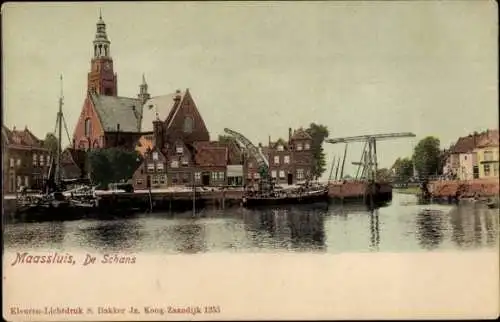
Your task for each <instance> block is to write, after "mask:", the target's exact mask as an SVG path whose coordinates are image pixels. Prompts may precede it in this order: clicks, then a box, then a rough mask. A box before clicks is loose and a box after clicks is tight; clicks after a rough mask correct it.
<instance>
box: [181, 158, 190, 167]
mask: <svg viewBox="0 0 500 322" xmlns="http://www.w3.org/2000/svg"><path fill="white" fill-rule="evenodd" d="M182 165H183V166H187V165H189V160H188V158H187V157H183V158H182Z"/></svg>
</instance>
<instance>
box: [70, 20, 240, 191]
mask: <svg viewBox="0 0 500 322" xmlns="http://www.w3.org/2000/svg"><path fill="white" fill-rule="evenodd" d="M110 147H123V148H126V149H130V150H134V149H136V150H137V151H139V152H140V153H141V154H142V157H143V159H144V164H143V165H141V166H140V167H139V168H138V169H137V171H136V173H135V174H134V178H133V180H134V186H135V187H136V188H139V189H140V188H144V187H145V186H146V181H148V180H149V181H150V182H151V183H152V184H153V185H154V186H161V185H171V184H174V185H175V184H192V183H193V181H199V182H200V183H201V182H202V183H203V184H204V185H212V184H217V185H223V184H228V183H229V184H235V183H238V184H241V183H242V178H243V176H244V174H243V166H242V164H243V161H242V153H241V152H242V151H241V150H240V148H239V147H238V146H237V144H235V143H221V142H211V141H210V137H209V133H208V130H207V127H206V125H205V122H204V121H203V118H202V116H201V114H200V112H199V110H198V108H197V106H196V103H195V101H194V99H193V97H192V95H191V93H190V91H189V89H185V90H176V91H175V92H173V93H169V94H166V95H160V96H152V95H151V94H150V93H149V92H148V84H147V83H146V79H145V77H144V75H143V77H142V83H141V84H140V86H139V93H138V94H137V97H124V96H119V95H118V81H117V73H116V72H115V70H114V68H113V58H112V56H111V41H110V40H109V38H108V35H107V33H106V24H105V23H104V20H103V19H102V16H101V15H100V16H99V19H98V21H97V30H96V34H95V38H94V41H93V57H92V59H91V63H90V71H89V73H88V78H87V95H86V97H85V100H84V103H83V107H82V110H81V113H80V116H79V119H78V121H77V124H76V126H75V130H74V133H73V148H74V149H77V150H84V151H88V150H92V149H99V148H110ZM144 147H146V148H144ZM153 157H154V160H153ZM148 160H149V161H150V162H149V163H148ZM153 161H154V162H153ZM160 161H161V162H160ZM228 166H229V167H231V166H232V168H231V169H232V170H231V171H230V172H231V173H228V171H229V170H228ZM167 173H169V175H168V176H167ZM228 177H229V178H228Z"/></svg>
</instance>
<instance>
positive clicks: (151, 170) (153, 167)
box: [147, 163, 155, 173]
mask: <svg viewBox="0 0 500 322" xmlns="http://www.w3.org/2000/svg"><path fill="white" fill-rule="evenodd" d="M147 167H148V172H149V173H153V172H155V164H154V163H148V165H147Z"/></svg>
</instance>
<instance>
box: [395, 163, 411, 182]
mask: <svg viewBox="0 0 500 322" xmlns="http://www.w3.org/2000/svg"><path fill="white" fill-rule="evenodd" d="M392 168H393V169H394V177H395V178H396V180H398V181H408V180H409V179H410V178H411V177H412V176H413V161H411V160H410V159H409V158H397V159H396V161H395V162H394V165H393V166H392Z"/></svg>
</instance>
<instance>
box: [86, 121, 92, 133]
mask: <svg viewBox="0 0 500 322" xmlns="http://www.w3.org/2000/svg"><path fill="white" fill-rule="evenodd" d="M91 130H92V123H91V121H90V118H87V119H85V136H87V137H88V136H90V132H91Z"/></svg>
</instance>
